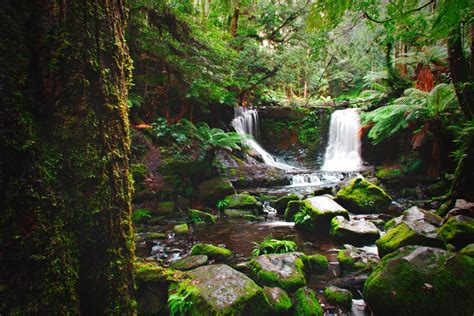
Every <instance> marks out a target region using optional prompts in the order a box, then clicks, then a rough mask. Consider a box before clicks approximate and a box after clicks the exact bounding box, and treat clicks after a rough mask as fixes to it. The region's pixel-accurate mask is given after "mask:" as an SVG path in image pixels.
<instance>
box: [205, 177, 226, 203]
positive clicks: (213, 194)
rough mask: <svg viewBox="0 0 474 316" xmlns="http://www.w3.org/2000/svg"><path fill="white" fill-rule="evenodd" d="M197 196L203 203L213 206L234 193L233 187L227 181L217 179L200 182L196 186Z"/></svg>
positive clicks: (220, 178)
mask: <svg viewBox="0 0 474 316" xmlns="http://www.w3.org/2000/svg"><path fill="white" fill-rule="evenodd" d="M198 189H199V196H200V197H201V200H202V201H203V202H204V203H207V204H208V205H212V206H215V205H216V202H217V201H218V200H221V199H223V198H225V197H226V196H227V195H231V194H233V193H234V191H235V190H234V186H233V185H232V183H231V182H230V180H229V179H226V178H222V177H217V178H212V179H209V180H206V181H204V182H201V183H200V184H199V186H198Z"/></svg>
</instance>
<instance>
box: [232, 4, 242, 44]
mask: <svg viewBox="0 0 474 316" xmlns="http://www.w3.org/2000/svg"><path fill="white" fill-rule="evenodd" d="M239 16H240V8H239V5H238V4H237V5H236V6H235V9H234V13H233V14H232V20H231V22H230V35H231V36H232V37H235V36H236V35H237V29H238V27H239Z"/></svg>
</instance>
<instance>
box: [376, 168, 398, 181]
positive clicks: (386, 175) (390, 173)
mask: <svg viewBox="0 0 474 316" xmlns="http://www.w3.org/2000/svg"><path fill="white" fill-rule="evenodd" d="M401 174H402V172H401V170H400V169H395V168H379V169H377V171H376V172H375V176H376V177H377V178H379V179H380V180H381V181H382V182H386V181H387V180H390V179H393V178H397V177H399V176H400V175H401Z"/></svg>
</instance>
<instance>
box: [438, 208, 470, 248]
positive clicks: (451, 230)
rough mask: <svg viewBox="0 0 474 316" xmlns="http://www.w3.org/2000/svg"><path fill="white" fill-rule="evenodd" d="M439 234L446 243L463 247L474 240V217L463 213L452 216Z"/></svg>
mask: <svg viewBox="0 0 474 316" xmlns="http://www.w3.org/2000/svg"><path fill="white" fill-rule="evenodd" d="M439 236H440V237H441V238H442V239H443V240H444V242H445V243H446V244H452V245H454V246H455V247H456V248H457V249H461V248H462V247H464V246H466V245H468V244H469V243H471V242H472V241H473V240H474V218H471V217H467V216H463V215H458V216H454V217H451V218H450V219H448V221H447V222H446V223H445V224H444V225H443V226H442V227H441V228H440V230H439Z"/></svg>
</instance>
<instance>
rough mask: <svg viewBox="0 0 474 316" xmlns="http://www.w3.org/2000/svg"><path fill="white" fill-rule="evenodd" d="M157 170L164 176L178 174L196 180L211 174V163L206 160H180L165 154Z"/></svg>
mask: <svg viewBox="0 0 474 316" xmlns="http://www.w3.org/2000/svg"><path fill="white" fill-rule="evenodd" d="M162 152H163V151H162ZM159 172H160V174H162V175H164V176H172V175H179V176H182V177H187V178H191V179H193V180H196V181H197V180H200V179H206V178H209V176H210V175H211V174H212V164H211V162H210V161H207V160H202V161H197V160H195V159H193V160H184V159H183V160H180V159H176V157H174V156H166V157H163V164H162V165H161V166H160V167H159Z"/></svg>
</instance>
